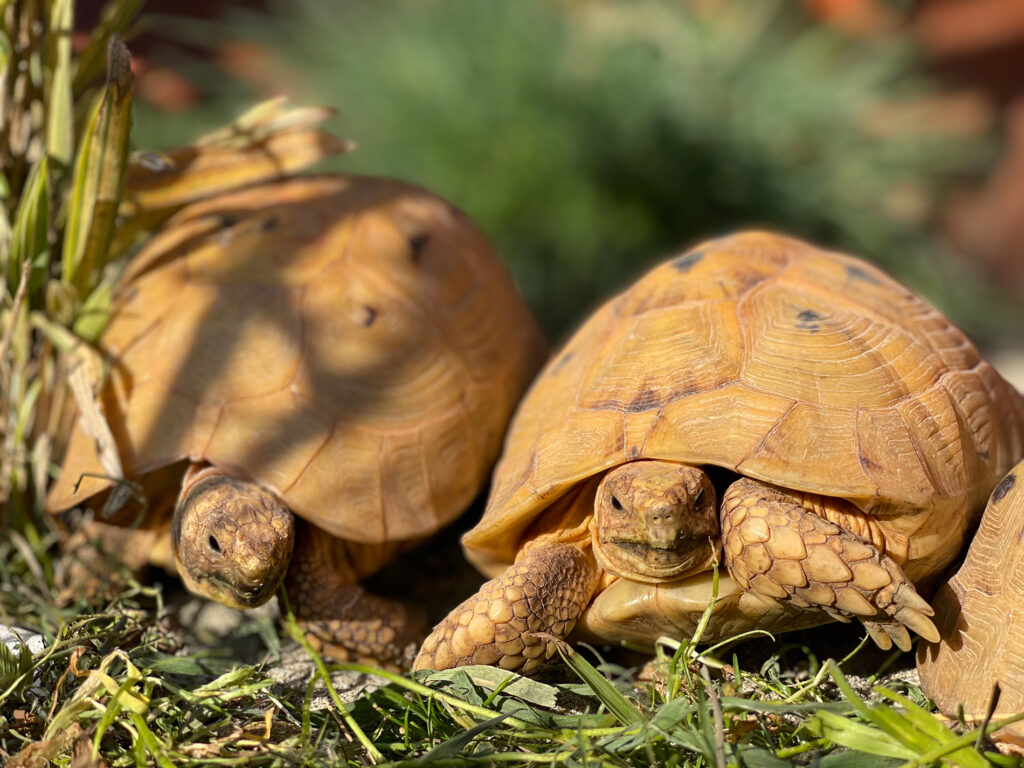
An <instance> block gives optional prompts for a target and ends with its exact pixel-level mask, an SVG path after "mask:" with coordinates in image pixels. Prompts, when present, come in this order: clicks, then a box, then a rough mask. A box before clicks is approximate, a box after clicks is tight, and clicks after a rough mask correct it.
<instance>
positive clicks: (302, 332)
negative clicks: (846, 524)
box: [48, 176, 544, 543]
mask: <svg viewBox="0 0 1024 768" xmlns="http://www.w3.org/2000/svg"><path fill="white" fill-rule="evenodd" d="M122 286H123V288H122V289H121V290H120V292H119V297H118V299H117V301H116V303H115V307H114V311H113V319H112V322H111V323H110V326H109V327H108V330H107V332H106V333H105V335H104V338H103V339H102V345H103V348H104V350H105V352H107V353H108V355H109V356H110V357H111V359H112V360H113V363H114V365H113V371H114V373H113V376H112V381H111V386H109V387H107V388H106V390H104V392H103V393H102V399H103V405H104V411H105V417H106V418H107V421H108V422H109V423H110V426H111V429H112V431H113V432H114V435H115V439H116V440H117V443H118V447H119V450H120V453H121V459H122V462H123V464H124V465H125V468H126V471H127V472H128V474H129V475H130V476H133V475H135V476H137V475H139V474H142V473H145V472H147V471H149V470H152V469H154V468H156V467H159V466H162V465H166V464H168V463H170V462H174V461H178V460H180V459H183V458H188V459H190V460H192V461H197V462H198V461H206V462H210V463H213V464H216V465H218V466H224V467H231V468H236V469H241V470H242V471H244V472H245V474H247V475H248V476H249V477H251V478H252V479H253V480H255V481H256V482H258V483H260V484H262V485H263V486H265V487H266V488H267V489H268V490H271V491H273V492H275V493H277V494H279V495H280V496H281V497H282V498H284V499H285V501H286V502H287V503H288V505H289V506H290V507H291V508H293V510H294V511H295V512H296V513H297V514H298V515H300V516H302V517H305V518H306V519H308V520H309V521H310V522H313V523H315V524H316V525H318V526H320V527H322V528H323V529H325V530H326V531H328V532H330V533H332V534H334V535H336V536H340V537H344V538H346V539H350V540H353V541H357V542H366V543H374V542H381V541H384V540H387V539H391V538H399V539H412V538H416V537H419V536H423V535H426V534H428V533H431V532H433V531H434V530H436V529H437V528H438V527H439V526H440V525H441V524H443V523H445V522H447V521H448V520H450V519H451V518H452V517H453V516H454V515H456V514H458V513H459V512H460V511H461V510H462V509H463V508H464V507H465V506H466V505H467V504H468V503H469V501H471V499H472V497H473V495H474V494H475V493H476V490H477V488H478V487H479V483H480V481H481V480H482V478H483V476H484V473H485V472H486V469H487V467H488V465H489V463H490V461H491V460H492V459H493V457H494V456H495V455H496V453H497V452H498V450H499V449H500V440H501V435H502V434H503V430H504V426H505V421H504V418H505V417H506V415H507V414H509V413H510V412H511V409H512V407H513V405H514V403H515V402H516V400H517V399H518V397H519V394H520V393H521V391H522V390H523V389H524V388H525V386H526V383H527V381H528V377H529V375H530V373H531V372H532V371H533V370H535V367H536V366H537V365H538V364H539V362H540V360H541V357H542V355H543V349H544V345H543V341H542V339H541V336H540V332H539V329H538V328H537V326H536V323H535V321H534V320H533V318H532V317H530V316H529V314H528V311H527V310H526V308H525V305H523V303H522V300H521V299H520V298H519V296H518V293H517V292H516V290H515V287H514V285H513V283H512V281H511V278H510V277H509V275H508V274H507V272H506V271H505V270H504V267H503V266H502V264H501V262H500V260H499V259H498V258H497V256H496V255H495V254H494V252H493V250H492V249H491V248H490V246H489V244H488V243H487V242H486V240H485V239H484V238H483V236H482V235H481V234H480V233H479V232H477V231H476V230H475V228H473V227H472V225H471V224H470V223H469V221H468V219H466V217H464V216H463V215H462V214H461V213H459V212H457V211H455V210H454V209H453V208H452V207H451V206H450V205H448V204H447V203H445V202H444V201H442V200H440V199H439V198H437V197H435V196H433V195H431V194H429V193H427V192H425V191H424V190H421V189H418V188H416V187H412V186H410V185H406V184H402V183H399V182H392V181H388V180H382V179H371V178H363V177H352V176H323V177H311V178H303V179H293V180H289V181H283V182H274V183H272V184H268V185H264V186H260V187H255V188H251V189H247V190H243V191H240V192H236V193H232V194H229V195H222V196H219V197H217V198H213V199H210V200H207V201H204V202H200V203H197V204H194V205H192V206H189V207H187V208H186V209H184V210H183V211H182V212H180V213H179V214H178V215H177V217H176V218H175V219H174V220H172V222H170V223H169V225H168V226H167V227H166V228H165V229H164V230H163V231H162V233H161V234H160V235H158V236H157V237H156V238H154V240H153V241H152V242H151V243H150V245H149V246H148V247H147V249H146V251H145V252H144V253H142V254H140V256H139V258H138V259H137V260H135V261H134V262H133V263H132V265H131V266H130V267H129V269H128V271H127V272H126V275H125V277H124V278H123V282H122ZM67 454H68V459H67V461H66V466H65V469H64V472H63V476H64V478H66V481H65V480H61V481H60V482H58V484H57V485H56V486H55V487H54V489H53V490H52V491H51V494H50V500H49V502H48V503H49V506H50V508H55V509H57V508H64V507H67V506H71V505H72V504H74V503H76V502H77V501H78V500H80V499H84V498H87V497H88V496H90V495H93V494H94V493H96V492H98V491H99V490H102V489H103V488H104V487H105V486H106V485H108V484H109V481H104V480H102V479H90V480H87V481H86V482H84V483H83V485H82V487H81V488H80V489H79V491H78V492H77V493H75V492H74V490H73V488H72V487H71V486H72V485H73V483H74V479H76V478H78V477H79V476H80V475H82V474H83V473H99V474H102V472H103V470H102V468H101V467H100V466H99V465H98V460H97V457H96V455H95V450H94V449H93V446H92V445H91V439H90V438H88V437H87V436H85V435H84V434H83V433H82V432H81V430H80V429H79V430H76V431H75V432H74V433H73V434H72V437H71V441H70V444H69V449H68V451H67Z"/></svg>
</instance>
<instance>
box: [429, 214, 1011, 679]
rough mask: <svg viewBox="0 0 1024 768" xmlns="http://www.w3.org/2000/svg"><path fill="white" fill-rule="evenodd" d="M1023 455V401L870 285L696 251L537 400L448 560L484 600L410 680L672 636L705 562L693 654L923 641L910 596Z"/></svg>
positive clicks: (526, 409)
mask: <svg viewBox="0 0 1024 768" xmlns="http://www.w3.org/2000/svg"><path fill="white" fill-rule="evenodd" d="M1022 443H1024V399H1022V398H1021V396H1020V395H1019V394H1018V393H1017V392H1016V391H1015V390H1014V389H1013V388H1012V387H1011V386H1010V385H1009V384H1007V383H1006V382H1005V381H1004V380H1003V379H1002V378H1001V377H1000V376H999V374H998V373H997V372H996V371H995V370H994V369H993V368H992V367H991V366H990V365H988V364H987V363H985V362H984V361H982V360H981V359H980V358H979V356H978V352H977V351H976V349H975V348H974V346H973V345H972V344H971V343H970V341H968V339H967V338H966V337H965V336H964V334H963V333H961V332H960V331H959V330H957V329H956V328H955V327H954V326H953V325H952V324H951V323H950V322H949V321H948V320H946V319H945V318H944V317H942V315H940V314H939V313H938V312H937V311H936V310H934V309H932V308H931V307H930V306H928V305H927V304H926V303H925V302H924V301H922V300H921V299H919V298H917V297H916V296H915V295H913V294H912V293H911V292H910V291H908V290H907V289H906V288H904V287H902V286H901V285H899V284H898V283H897V282H895V281H894V280H892V279H891V278H889V277H888V276H887V275H885V274H884V273H883V272H881V271H880V270H879V269H877V268H875V267H873V266H871V265H869V264H867V263H865V262H863V261H860V260H857V259H855V258H852V257H849V256H845V255H841V254H837V253H832V252H826V251H822V250H819V249H817V248H815V247H814V246H812V245H809V244H806V243H803V242H800V241H797V240H794V239H790V238H787V237H783V236H780V235H775V234H770V233H763V232H749V233H742V234H737V235H734V236H731V237H726V238H723V239H718V240H713V241H710V242H707V243H704V244H703V245H700V246H698V247H697V248H696V249H694V250H691V251H689V252H687V253H684V254H682V255H680V256H678V257H676V258H673V259H671V260H670V261H668V262H666V263H664V264H662V265H660V266H658V267H656V268H655V269H654V270H653V271H651V272H649V273H648V274H647V275H646V276H644V277H642V278H641V279H640V280H639V281H638V282H637V283H636V284H635V285H633V286H632V287H631V288H629V289H628V290H627V291H625V292H624V293H622V294H621V295H619V296H618V297H616V298H614V299H612V300H611V301H610V302H608V303H607V304H605V305H604V306H603V307H602V308H600V309H599V310H598V311H597V312H596V313H595V314H594V315H593V316H591V317H590V319H589V320H587V321H586V323H584V325H583V326H582V327H581V328H580V329H579V331H578V332H577V333H576V334H575V335H574V336H573V337H572V338H571V340H570V341H569V342H568V344H567V345H566V346H565V348H564V350H563V351H562V352H561V353H560V354H558V355H557V356H555V357H554V358H553V359H552V360H551V361H550V362H549V364H548V365H547V367H546V368H545V369H544V370H543V371H542V372H541V374H540V375H539V376H538V378H537V380H536V381H535V382H534V384H533V385H532V387H531V389H530V390H529V392H528V394H527V395H526V397H525V398H524V400H523V402H522V403H521V404H520V406H519V408H518V410H517V412H516V415H515V416H514V417H513V420H512V423H511V425H510V428H509V434H508V436H507V437H506V443H505V447H504V451H503V454H502V458H501V459H500V460H499V462H498V465H497V467H496V469H495V473H494V479H493V481H492V491H491V494H490V497H489V499H488V503H487V506H486V509H485V512H484V515H483V518H482V520H481V521H480V522H479V524H478V525H477V526H476V527H474V528H473V529H472V530H470V531H469V532H468V533H466V534H465V535H464V537H463V540H462V541H463V546H464V549H465V552H466V554H467V556H468V558H469V559H470V560H471V561H472V562H473V563H474V564H475V565H476V566H477V567H478V568H479V569H480V570H481V571H482V572H483V573H484V574H486V575H487V576H490V577H493V578H492V579H491V580H490V581H488V582H486V583H485V584H484V585H483V586H482V587H481V588H480V590H479V591H478V592H477V593H476V594H475V595H473V596H471V597H470V598H469V599H467V600H466V601H465V602H463V603H462V604H461V605H459V606H458V607H457V608H455V609H454V610H453V611H452V612H451V613H450V614H449V616H448V617H447V618H446V619H445V620H443V621H442V622H441V623H440V624H438V625H437V627H435V629H434V631H433V632H432V634H431V635H430V636H429V637H428V638H427V639H426V640H425V642H424V643H423V646H422V648H421V650H420V652H419V655H418V657H417V659H416V661H415V667H416V668H418V669H427V668H446V667H452V666H457V665H462V664H470V663H474V664H496V665H497V666H500V667H503V668H506V669H513V670H521V671H526V672H529V671H530V670H532V669H534V668H535V667H537V666H538V665H540V664H541V663H543V662H544V661H545V660H546V659H547V658H550V657H551V655H552V654H553V653H554V651H555V649H556V646H557V641H558V640H560V639H562V638H565V637H566V636H567V635H569V633H570V632H572V631H573V629H574V627H575V626H576V625H577V624H578V625H579V627H578V630H579V631H578V634H580V635H582V636H584V637H588V638H589V639H592V640H598V641H602V642H609V643H619V642H630V643H633V644H636V645H645V646H647V647H650V645H651V644H653V643H654V642H655V640H656V639H657V638H658V637H659V636H662V635H669V636H673V637H684V636H689V635H691V633H692V632H693V631H694V628H695V625H696V622H697V620H698V619H699V617H700V616H701V614H702V613H703V612H704V610H705V607H706V606H707V605H708V603H709V601H710V600H711V596H712V592H713V588H714V584H715V573H716V564H717V563H720V562H724V565H725V567H726V568H727V569H728V576H727V577H725V576H723V578H722V579H721V582H720V585H719V592H718V597H717V602H716V604H715V609H714V611H713V612H712V614H711V619H710V622H709V625H708V627H707V630H706V631H705V633H704V638H705V639H706V640H717V639H724V638H728V637H730V636H732V635H733V634H735V633H736V632H738V631H740V630H744V629H751V628H763V629H766V630H769V631H783V630H787V629H794V628H798V627H806V626H811V625H814V624H819V623H822V622H824V621H828V620H830V619H835V620H838V621H843V622H848V621H849V620H850V619H852V618H856V619H859V620H860V621H861V622H862V623H863V625H864V626H865V627H866V629H867V632H868V633H869V634H870V635H871V637H872V638H873V639H874V640H875V642H876V643H877V644H878V645H879V646H881V647H882V648H889V647H891V646H892V643H895V644H896V645H897V646H899V647H900V648H903V649H906V648H908V647H909V645H910V635H909V633H908V631H907V629H908V628H909V629H911V630H914V631H915V632H917V633H918V634H920V635H923V636H925V637H927V638H930V639H936V638H937V633H936V630H935V627H934V626H933V624H932V622H931V620H930V618H929V617H930V616H931V615H932V609H931V607H930V606H929V604H928V603H927V602H926V601H925V600H924V599H923V598H922V597H921V595H920V594H919V592H918V590H917V589H916V588H915V586H916V585H917V586H921V587H922V589H926V588H927V587H928V585H929V583H930V582H931V581H933V580H934V579H935V577H936V575H937V574H938V573H939V572H940V571H941V570H942V568H943V567H945V566H946V565H947V564H948V563H949V562H950V561H951V560H952V559H953V558H954V557H955V556H956V554H957V553H958V551H959V550H960V548H961V545H962V543H963V541H964V538H965V535H967V533H968V531H969V530H970V529H971V527H972V525H973V524H975V522H976V519H977V515H978V513H979V512H980V508H981V506H982V505H983V504H984V500H985V498H986V497H987V496H988V494H989V492H990V491H991V490H992V487H993V486H994V485H995V483H996V481H997V480H998V479H999V477H1001V476H1002V475H1003V474H1004V473H1005V472H1006V470H1007V469H1008V468H1009V467H1010V466H1011V465H1012V463H1013V462H1014V461H1016V460H1017V459H1018V458H1020V456H1021V453H1022ZM719 499H720V500H721V501H720V503H719V501H718V500H719Z"/></svg>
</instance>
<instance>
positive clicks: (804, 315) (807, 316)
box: [796, 309, 821, 333]
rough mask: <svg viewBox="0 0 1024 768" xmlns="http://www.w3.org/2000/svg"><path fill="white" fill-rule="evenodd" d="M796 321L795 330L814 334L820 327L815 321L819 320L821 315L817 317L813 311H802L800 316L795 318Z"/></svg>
mask: <svg viewBox="0 0 1024 768" xmlns="http://www.w3.org/2000/svg"><path fill="white" fill-rule="evenodd" d="M796 319H797V323H796V327H797V328H800V329H802V330H805V331H810V332H811V333H814V332H815V331H817V330H818V329H819V327H820V326H819V325H818V322H817V321H818V320H821V315H819V314H818V313H817V312H815V311H814V310H813V309H804V310H801V312H800V314H798V315H797V316H796Z"/></svg>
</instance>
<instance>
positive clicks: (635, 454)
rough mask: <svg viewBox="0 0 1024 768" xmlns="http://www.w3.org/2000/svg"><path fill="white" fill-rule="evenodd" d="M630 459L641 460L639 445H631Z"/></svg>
mask: <svg viewBox="0 0 1024 768" xmlns="http://www.w3.org/2000/svg"><path fill="white" fill-rule="evenodd" d="M629 458H631V459H638V458H640V446H639V445H631V446H629Z"/></svg>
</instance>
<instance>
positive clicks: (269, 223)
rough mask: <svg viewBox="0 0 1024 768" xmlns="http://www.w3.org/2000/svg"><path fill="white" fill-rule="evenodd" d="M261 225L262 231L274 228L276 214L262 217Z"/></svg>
mask: <svg viewBox="0 0 1024 768" xmlns="http://www.w3.org/2000/svg"><path fill="white" fill-rule="evenodd" d="M261 226H262V228H263V231H264V232H269V231H270V230H272V229H274V228H275V227H276V226H277V216H269V217H268V218H266V219H264V220H263V224H262V225H261Z"/></svg>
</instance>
